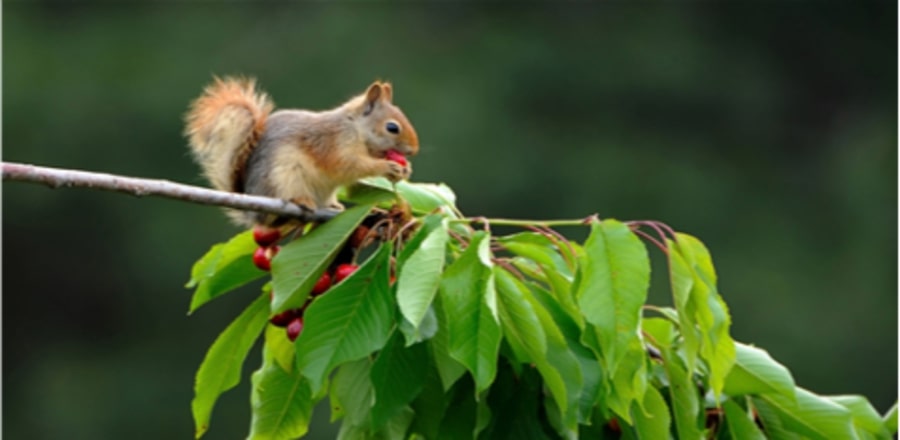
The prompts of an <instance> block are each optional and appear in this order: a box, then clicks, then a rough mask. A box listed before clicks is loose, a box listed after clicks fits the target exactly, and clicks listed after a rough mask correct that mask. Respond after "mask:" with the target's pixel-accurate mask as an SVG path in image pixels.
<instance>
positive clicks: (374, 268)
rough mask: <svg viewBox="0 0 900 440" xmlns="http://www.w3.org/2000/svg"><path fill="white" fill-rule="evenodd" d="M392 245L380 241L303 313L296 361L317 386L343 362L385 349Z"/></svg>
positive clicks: (390, 305) (390, 307)
mask: <svg viewBox="0 0 900 440" xmlns="http://www.w3.org/2000/svg"><path fill="white" fill-rule="evenodd" d="M390 255H391V247H390V246H389V245H387V244H385V245H382V246H381V247H380V248H379V250H378V251H376V253H375V254H374V255H373V256H372V257H371V258H369V260H368V261H366V262H365V263H364V264H363V265H362V266H361V267H360V268H359V269H357V270H356V272H354V273H353V274H352V275H350V276H349V277H347V278H346V279H345V280H344V281H343V282H341V283H340V284H338V285H337V286H335V287H333V288H332V289H331V290H329V291H328V294H326V295H322V296H320V297H318V298H316V300H315V301H313V303H312V304H311V305H310V306H309V308H307V309H306V313H305V314H304V317H305V318H304V324H305V325H304V329H303V332H302V333H301V334H300V337H299V338H297V341H296V342H295V347H296V349H297V364H298V366H299V368H300V370H301V371H303V375H304V376H306V377H307V378H309V380H310V383H311V384H312V387H313V390H314V391H317V390H319V389H320V388H321V386H322V383H323V382H324V380H325V377H326V376H328V374H329V373H330V372H331V370H332V369H333V368H334V367H336V366H338V365H340V364H341V363H344V362H348V361H353V360H356V359H359V358H362V357H365V356H367V355H368V354H369V353H372V352H374V351H376V350H379V349H381V348H382V347H383V346H384V344H385V343H386V342H387V339H388V336H389V335H390V331H391V326H392V325H393V321H394V320H393V310H394V304H393V297H392V296H391V294H390V290H389V287H388V277H389V264H390Z"/></svg>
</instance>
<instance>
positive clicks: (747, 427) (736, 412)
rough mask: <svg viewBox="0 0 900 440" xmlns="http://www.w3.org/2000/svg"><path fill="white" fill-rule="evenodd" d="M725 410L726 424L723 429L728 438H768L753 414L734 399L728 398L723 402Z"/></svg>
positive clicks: (758, 439)
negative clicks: (757, 424) (754, 419)
mask: <svg viewBox="0 0 900 440" xmlns="http://www.w3.org/2000/svg"><path fill="white" fill-rule="evenodd" d="M722 409H723V410H724V411H725V426H724V427H723V428H721V429H723V430H724V431H725V432H726V433H727V434H728V438H729V439H732V440H766V436H765V434H763V433H762V431H760V429H759V427H758V426H756V422H754V421H753V416H752V415H751V414H750V412H748V411H747V410H745V409H743V408H741V406H740V405H738V404H737V403H735V402H734V401H733V400H727V401H725V403H723V404H722Z"/></svg>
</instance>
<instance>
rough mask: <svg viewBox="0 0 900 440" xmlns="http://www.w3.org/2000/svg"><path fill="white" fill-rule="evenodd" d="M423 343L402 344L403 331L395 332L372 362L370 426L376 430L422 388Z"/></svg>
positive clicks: (425, 354) (425, 353) (424, 369)
mask: <svg viewBox="0 0 900 440" xmlns="http://www.w3.org/2000/svg"><path fill="white" fill-rule="evenodd" d="M427 367H428V350H427V349H426V347H425V344H416V345H413V346H411V347H404V344H403V341H402V334H401V333H400V332H394V334H393V336H392V337H391V339H389V340H388V343H387V345H385V346H384V348H383V349H382V350H381V352H380V353H378V357H377V358H376V359H375V364H374V365H372V372H371V379H372V387H373V388H374V390H375V405H374V406H373V407H372V429H374V430H376V431H377V430H379V429H381V428H382V427H384V425H385V423H387V422H388V421H389V420H390V419H391V418H393V417H395V416H396V415H397V414H399V413H400V412H401V411H402V410H403V409H404V408H406V406H407V404H409V403H410V402H411V401H412V400H413V399H414V398H415V397H416V396H417V395H418V394H419V392H420V391H421V390H422V386H423V384H424V383H425V376H426V375H427V374H428V368H427Z"/></svg>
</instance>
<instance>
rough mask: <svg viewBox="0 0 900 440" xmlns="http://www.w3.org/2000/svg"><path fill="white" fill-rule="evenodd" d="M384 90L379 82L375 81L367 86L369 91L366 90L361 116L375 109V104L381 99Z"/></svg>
mask: <svg viewBox="0 0 900 440" xmlns="http://www.w3.org/2000/svg"><path fill="white" fill-rule="evenodd" d="M383 92H384V89H383V87H382V85H381V83H380V82H378V81H376V82H374V83H372V85H371V86H369V89H368V90H366V100H365V104H364V106H363V116H366V115H368V114H369V113H372V110H373V109H374V108H375V104H377V103H378V100H379V99H380V98H381V95H382V93H383Z"/></svg>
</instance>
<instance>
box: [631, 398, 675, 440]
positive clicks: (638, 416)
mask: <svg viewBox="0 0 900 440" xmlns="http://www.w3.org/2000/svg"><path fill="white" fill-rule="evenodd" d="M631 411H632V414H633V416H634V427H635V430H636V431H637V434H638V438H639V439H642V440H643V439H647V440H662V439H667V438H670V436H669V426H670V425H671V424H672V418H671V416H670V415H669V407H668V406H667V405H666V401H665V400H664V399H663V397H662V395H661V394H659V391H658V390H657V389H656V388H653V387H650V388H648V389H647V392H646V393H644V399H643V404H642V405H641V404H638V402H634V403H632V405H631Z"/></svg>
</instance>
